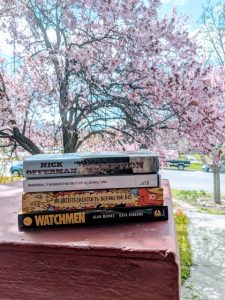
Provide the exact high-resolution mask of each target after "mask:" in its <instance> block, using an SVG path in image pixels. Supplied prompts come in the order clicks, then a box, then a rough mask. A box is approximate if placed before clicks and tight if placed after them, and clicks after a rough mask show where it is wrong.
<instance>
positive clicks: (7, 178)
mask: <svg viewBox="0 0 225 300" xmlns="http://www.w3.org/2000/svg"><path fill="white" fill-rule="evenodd" d="M21 178H22V177H15V176H0V184H4V183H9V182H13V181H17V180H20V179H21Z"/></svg>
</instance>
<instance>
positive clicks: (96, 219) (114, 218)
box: [18, 206, 168, 231]
mask: <svg viewBox="0 0 225 300" xmlns="http://www.w3.org/2000/svg"><path fill="white" fill-rule="evenodd" d="M167 219H168V207H167V206H148V207H146V208H144V209H143V207H137V208H118V209H113V210H111V209H110V210H80V211H77V210H76V211H70V212H65V211H59V212H36V213H30V214H25V213H19V215H18V226H19V230H21V231H22V230H28V229H31V228H42V227H53V226H75V225H98V224H113V223H120V222H123V223H125V222H134V221H137V222H140V221H153V220H167Z"/></svg>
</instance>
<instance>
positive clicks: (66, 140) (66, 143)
mask: <svg viewBox="0 0 225 300" xmlns="http://www.w3.org/2000/svg"><path fill="white" fill-rule="evenodd" d="M62 133H63V149H64V153H73V152H76V151H77V142H78V134H77V133H76V132H74V131H73V130H72V129H71V130H70V129H68V128H67V127H66V126H62Z"/></svg>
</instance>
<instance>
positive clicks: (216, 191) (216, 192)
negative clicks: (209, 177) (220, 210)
mask: <svg viewBox="0 0 225 300" xmlns="http://www.w3.org/2000/svg"><path fill="white" fill-rule="evenodd" d="M213 187H214V202H215V203H217V204H220V168H219V167H218V165H215V164H214V165H213Z"/></svg>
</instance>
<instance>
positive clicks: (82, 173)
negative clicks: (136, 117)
mask: <svg viewBox="0 0 225 300" xmlns="http://www.w3.org/2000/svg"><path fill="white" fill-rule="evenodd" d="M23 168H24V175H25V177H26V178H25V180H24V181H23V189H24V193H23V195H22V211H21V212H20V213H19V215H18V224H19V229H20V230H26V229H30V228H35V227H52V226H65V225H70V226H71V225H81V224H107V223H121V222H130V221H151V220H166V219H168V208H167V206H166V205H164V201H163V188H162V187H161V186H160V175H159V174H158V171H159V158H158V156H157V155H155V154H152V153H151V152H148V151H144V152H143V151H139V152H104V153H102V152H99V153H70V154H54V155H51V154H38V155H33V156H31V157H28V158H26V159H25V160H24V162H23Z"/></svg>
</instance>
